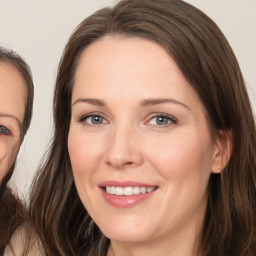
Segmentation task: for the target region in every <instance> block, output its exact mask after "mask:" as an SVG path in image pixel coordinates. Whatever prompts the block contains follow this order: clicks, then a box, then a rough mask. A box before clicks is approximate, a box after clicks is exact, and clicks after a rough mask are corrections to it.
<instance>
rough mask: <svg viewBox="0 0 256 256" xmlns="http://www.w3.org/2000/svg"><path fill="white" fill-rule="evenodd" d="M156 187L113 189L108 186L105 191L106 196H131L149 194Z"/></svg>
mask: <svg viewBox="0 0 256 256" xmlns="http://www.w3.org/2000/svg"><path fill="white" fill-rule="evenodd" d="M155 189H156V187H148V188H146V187H114V186H108V187H105V191H106V192H107V193H108V194H112V195H117V196H131V195H139V194H146V193H150V192H152V191H153V190H155Z"/></svg>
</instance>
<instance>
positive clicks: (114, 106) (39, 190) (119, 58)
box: [30, 0, 256, 256]
mask: <svg viewBox="0 0 256 256" xmlns="http://www.w3.org/2000/svg"><path fill="white" fill-rule="evenodd" d="M54 121H55V133H54V137H53V140H52V145H51V148H50V152H49V155H48V156H47V157H46V161H45V162H44V164H43V165H42V168H41V169H40V171H39V173H38V175H37V177H36V179H35V181H34V185H33V191H32V195H31V206H30V214H31V219H32V224H33V225H34V227H35V229H36V231H37V233H38V235H39V236H40V238H41V241H42V244H43V246H44V249H45V251H46V254H47V255H86V256H88V255H89V256H106V255H107V256H121V255H122V256H126V255H127V256H131V255H132V256H142V255H143V256H144V255H148V256H155V255H162V256H174V255H175V256H199V255H200V256H213V255H214V256H215V255H218V256H241V255H243V256H253V255H255V252H256V233H255V230H256V218H255V213H256V201H255V197H256V188H255V184H256V173H255V172H256V148H255V145H256V131H255V120H254V117H253V114H252V109H251V106H250V102H249V98H248V95H247V92H246V88H245V85H244V81H243V78H242V74H241V71H240V68H239V65H238V63H237V61H236V58H235V56H234V53H233V51H232V49H231V47H230V46H229V44H228V42H227V40H226V39H225V37H224V36H223V34H222V32H221V31H220V30H219V28H218V27H217V26H216V24H215V23H214V22H213V21H212V20H211V19H210V18H209V17H207V16H206V15H205V14H204V13H202V12H201V11H200V10H198V9H196V8H195V7H193V6H191V5H190V4H187V3H185V2H183V1H180V0H158V1H155V0H129V1H128V0H125V1H120V2H119V3H118V4H117V5H116V6H114V7H113V8H112V9H111V8H105V9H102V10H100V11H98V12H96V13H94V14H93V15H92V16H90V17H88V18H87V19H85V20H84V21H83V22H82V23H81V24H80V25H79V26H78V27H77V29H76V30H75V31H74V33H73V35H72V36H71V37H70V39H69V41H68V44H67V46H66V48H65V50H64V53H63V57H62V59H61V62H60V65H59V70H58V75H57V80H56V87H55V96H54ZM52 237H54V238H55V239H52Z"/></svg>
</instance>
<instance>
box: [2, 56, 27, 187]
mask: <svg viewBox="0 0 256 256" xmlns="http://www.w3.org/2000/svg"><path fill="white" fill-rule="evenodd" d="M25 99H26V87H25V83H24V81H23V78H22V76H21V74H20V73H19V71H18V70H17V69H16V68H15V67H14V66H13V65H11V64H9V63H5V62H1V61H0V184H1V181H2V180H3V178H4V177H5V175H6V174H7V172H8V171H9V170H10V168H11V167H12V165H13V164H14V162H15V159H16V157H17V154H18V150H19V147H20V143H21V128H22V127H21V126H22V121H23V117H24V112H25Z"/></svg>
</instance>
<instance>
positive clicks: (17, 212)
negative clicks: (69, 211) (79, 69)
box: [0, 47, 34, 255]
mask: <svg viewBox="0 0 256 256" xmlns="http://www.w3.org/2000/svg"><path fill="white" fill-rule="evenodd" d="M0 62H5V63H9V64H11V65H12V66H13V67H15V68H16V69H17V70H18V71H19V72H20V74H21V76H22V78H23V79H24V81H25V84H26V102H25V114H24V119H23V122H22V133H21V141H22V140H23V138H24V136H25V134H26V132H27V130H28V128H29V125H30V121H31V117H32V107H33V98H34V85H33V80H32V75H31V71H30V68H29V66H28V65H27V64H26V62H25V61H24V60H23V59H22V58H21V57H20V56H19V55H18V54H17V53H15V52H14V51H11V50H7V49H5V48H3V47H0ZM14 167H15V163H13V165H12V168H10V170H8V173H7V175H6V176H5V177H4V178H3V180H2V181H0V230H1V232H0V255H2V254H1V253H3V251H4V248H5V247H6V245H7V244H8V243H9V242H10V239H11V237H12V235H13V233H14V231H15V230H16V229H17V228H18V227H19V226H20V225H21V224H22V223H24V221H25V219H26V209H25V207H24V205H23V204H22V202H21V200H20V199H19V198H18V197H17V196H16V195H14V194H13V193H12V191H11V189H10V188H9V187H8V186H7V183H8V181H9V180H10V178H11V176H12V173H13V170H14Z"/></svg>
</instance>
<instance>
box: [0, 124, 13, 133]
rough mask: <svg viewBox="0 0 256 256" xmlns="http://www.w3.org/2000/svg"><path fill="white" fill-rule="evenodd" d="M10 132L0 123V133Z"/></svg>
mask: <svg viewBox="0 0 256 256" xmlns="http://www.w3.org/2000/svg"><path fill="white" fill-rule="evenodd" d="M10 133H11V132H10V130H8V129H7V128H6V127H5V126H3V125H0V135H9V134H10Z"/></svg>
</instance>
